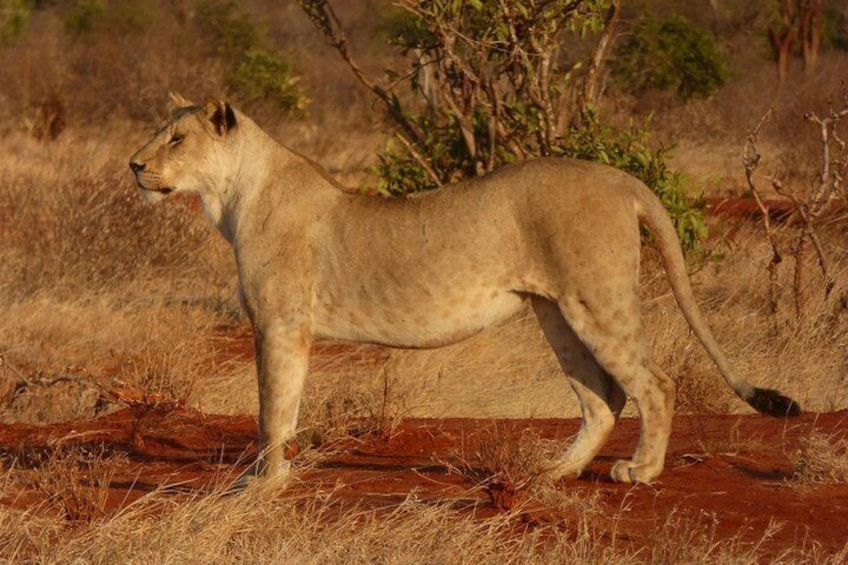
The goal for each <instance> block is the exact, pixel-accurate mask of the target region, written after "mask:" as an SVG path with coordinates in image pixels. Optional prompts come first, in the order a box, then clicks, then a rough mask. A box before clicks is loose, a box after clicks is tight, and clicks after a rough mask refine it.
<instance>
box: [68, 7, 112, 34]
mask: <svg viewBox="0 0 848 565" xmlns="http://www.w3.org/2000/svg"><path fill="white" fill-rule="evenodd" d="M106 8H107V6H106V2H105V1H104V0H78V1H77V2H75V3H74V6H73V8H71V11H70V13H68V16H67V18H66V19H65V29H66V30H68V33H70V34H71V35H86V34H89V33H91V32H93V31H95V30H96V29H98V28H100V27H101V26H103V24H104V23H106V14H107V10H106Z"/></svg>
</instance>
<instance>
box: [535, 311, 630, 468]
mask: <svg viewBox="0 0 848 565" xmlns="http://www.w3.org/2000/svg"><path fill="white" fill-rule="evenodd" d="M532 305H533V310H534V312H535V313H536V318H537V319H538V320H539V325H540V326H541V327H542V331H543V333H544V334H545V337H546V338H547V340H548V343H549V344H550V345H551V347H552V348H553V350H554V352H555V353H556V356H557V359H558V360H559V362H560V366H561V367H562V369H563V372H564V373H565V376H566V378H567V379H568V382H569V384H570V385H571V388H572V389H573V390H574V392H575V394H576V395H577V398H578V399H579V401H580V409H581V411H582V415H583V422H582V424H581V426H580V430H579V431H578V433H577V436H576V437H575V438H574V440H573V441H572V443H571V445H569V447H568V449H567V450H566V451H565V453H564V454H563V455H562V457H561V458H560V459H559V460H557V461H556V462H555V463H554V465H553V466H552V468H551V469H550V471H549V474H550V476H552V477H554V478H559V477H577V476H579V475H580V473H581V472H582V471H583V469H584V468H585V467H586V466H587V465H588V464H589V463H590V462H591V461H592V459H594V457H595V455H597V453H598V451H600V449H601V447H602V446H603V444H604V442H605V441H606V439H607V437H609V434H610V432H611V431H612V429H613V427H614V426H615V421H616V419H617V418H618V415H619V414H620V413H621V410H622V408H623V407H624V403H625V401H626V397H625V395H624V391H623V390H622V389H621V387H620V386H619V385H618V383H616V382H615V380H613V378H612V377H610V375H608V374H607V373H606V372H605V371H604V370H603V369H602V368H601V367H600V366H599V365H598V363H597V362H596V361H595V359H594V357H593V356H592V354H591V353H590V352H589V350H588V349H586V346H585V345H583V343H582V342H581V341H580V340H579V339H578V338H577V336H576V335H575V333H574V331H573V330H572V329H571V327H570V326H569V325H568V322H567V321H566V319H565V317H563V315H562V313H561V312H560V310H559V307H558V306H557V305H556V304H555V303H553V302H551V301H549V300H546V299H544V298H540V297H534V298H533V299H532Z"/></svg>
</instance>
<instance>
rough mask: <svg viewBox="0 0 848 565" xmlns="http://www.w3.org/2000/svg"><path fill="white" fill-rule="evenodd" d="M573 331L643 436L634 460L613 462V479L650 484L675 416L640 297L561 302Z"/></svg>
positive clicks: (661, 463) (668, 381)
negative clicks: (629, 407)
mask: <svg viewBox="0 0 848 565" xmlns="http://www.w3.org/2000/svg"><path fill="white" fill-rule="evenodd" d="M560 308H561V309H562V311H563V313H564V315H565V318H566V319H567V320H568V321H569V325H570V326H571V327H572V328H573V330H574V333H575V334H576V335H577V337H578V338H579V339H580V341H581V342H582V343H583V344H584V346H585V347H586V348H587V349H588V350H589V351H591V352H592V355H593V356H594V359H595V361H596V362H597V364H598V365H599V366H600V367H601V368H602V369H603V371H604V372H605V373H607V374H608V375H611V376H612V378H613V379H615V381H616V382H617V383H618V385H619V386H620V387H621V389H623V391H624V393H626V395H627V397H628V398H629V399H631V400H632V401H633V403H634V405H635V406H636V408H637V410H638V411H639V417H640V419H641V433H640V435H639V443H638V445H637V447H636V451H635V453H634V455H633V458H632V459H631V460H629V461H618V462H616V463H615V464H614V465H613V467H612V470H611V473H610V474H611V476H612V479H613V480H615V481H618V482H624V483H636V482H643V483H647V482H651V481H653V480H654V479H655V478H656V477H657V476H659V474H660V473H661V472H662V470H663V466H664V464H665V453H666V449H667V447H668V441H669V438H670V435H671V421H672V417H673V414H674V396H675V386H674V382H673V381H672V380H671V379H670V378H669V377H668V375H666V374H665V373H664V372H663V371H662V369H660V368H659V367H658V366H657V365H656V364H655V363H654V362H653V360H652V359H651V352H650V347H649V344H648V342H647V338H646V337H645V334H644V331H643V329H642V322H641V317H640V315H639V314H640V308H639V300H638V296H637V295H635V293H634V294H633V295H632V296H631V295H630V294H628V293H621V294H619V295H618V300H617V301H616V303H615V308H610V304H608V303H599V302H597V301H594V300H592V299H591V298H590V297H586V298H585V299H583V298H575V299H572V300H566V301H563V302H561V304H560Z"/></svg>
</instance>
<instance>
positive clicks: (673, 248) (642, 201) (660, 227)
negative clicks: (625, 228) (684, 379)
mask: <svg viewBox="0 0 848 565" xmlns="http://www.w3.org/2000/svg"><path fill="white" fill-rule="evenodd" d="M637 190H638V192H637V199H636V202H637V211H636V212H637V216H638V218H639V220H640V221H641V222H643V223H644V224H645V225H646V226H647V227H648V228H649V229H650V230H651V233H652V234H653V235H654V237H655V238H656V240H657V244H658V246H659V249H660V254H661V256H662V258H663V264H664V265H665V270H666V274H667V276H668V279H669V283H670V285H671V290H672V293H673V294H674V297H675V299H676V300H677V304H678V305H679V306H680V310H681V311H682V312H683V317H684V318H685V319H686V321H687V322H688V324H689V327H690V328H692V331H693V332H694V333H695V335H696V336H697V337H698V339H699V340H700V342H701V344H702V345H703V346H704V349H706V350H707V353H708V354H709V355H710V357H711V358H712V360H713V362H714V363H715V365H716V367H717V368H718V370H719V372H720V373H721V375H722V376H723V377H724V380H725V381H726V382H727V384H728V385H729V386H730V388H732V389H733V391H734V392H735V393H736V394H737V395H738V396H739V398H741V399H742V400H744V401H745V402H747V403H748V404H750V405H751V406H752V407H753V408H754V409H755V410H757V411H758V412H762V413H763V414H768V415H769V416H775V417H791V416H797V415H799V414H800V413H801V407H800V406H799V405H798V403H797V402H796V401H794V400H793V399H791V398H789V397H788V396H784V395H783V394H781V393H780V392H778V391H776V390H772V389H766V388H759V387H756V386H754V385H752V384H751V383H749V382H748V381H746V380H745V379H743V378H742V377H740V376H739V375H738V374H737V373H736V371H735V369H734V368H733V366H732V365H731V363H730V361H729V360H728V359H727V357H726V356H725V355H724V352H723V351H722V350H721V348H720V347H719V345H718V342H716V340H715V338H714V337H713V334H712V332H711V331H710V328H709V326H708V325H707V322H706V320H705V319H704V316H703V314H702V313H701V310H700V308H698V304H697V303H696V301H695V295H694V294H693V293H692V286H691V284H690V283H689V277H688V274H687V269H686V262H685V260H684V258H683V252H682V250H681V248H680V243H679V240H678V238H677V232H676V230H675V229H674V225H673V224H672V223H671V219H670V218H669V216H668V213H667V212H666V210H665V208H664V207H663V205H662V202H660V200H659V198H657V197H656V195H654V193H653V192H651V190H650V189H649V188H648V187H646V186H644V185H641V183H640V186H639V187H638V189H637Z"/></svg>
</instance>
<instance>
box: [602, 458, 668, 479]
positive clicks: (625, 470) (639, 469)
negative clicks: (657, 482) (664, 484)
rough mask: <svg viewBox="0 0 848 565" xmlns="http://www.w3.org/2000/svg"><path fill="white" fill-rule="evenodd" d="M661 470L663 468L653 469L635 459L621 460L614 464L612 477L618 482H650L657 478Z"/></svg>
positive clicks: (611, 472)
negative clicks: (637, 462) (635, 461)
mask: <svg viewBox="0 0 848 565" xmlns="http://www.w3.org/2000/svg"><path fill="white" fill-rule="evenodd" d="M660 471H662V468H660V469H652V468H650V467H649V466H648V465H638V464H636V463H634V462H633V461H626V460H620V461H616V462H615V463H614V464H613V466H612V469H611V470H610V477H612V480H613V481H615V482H617V483H626V484H635V483H650V482H652V481H653V480H654V479H655V478H657V476H658V475H659V474H660Z"/></svg>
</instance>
